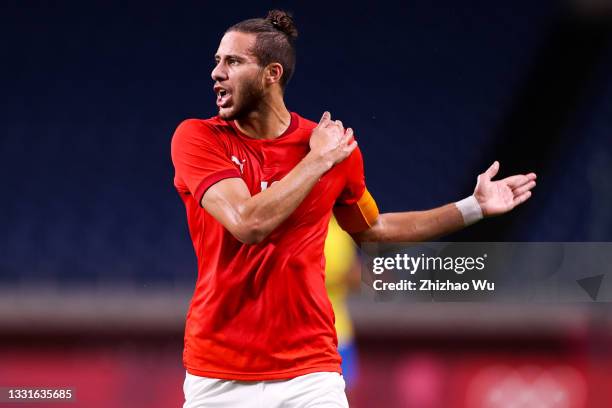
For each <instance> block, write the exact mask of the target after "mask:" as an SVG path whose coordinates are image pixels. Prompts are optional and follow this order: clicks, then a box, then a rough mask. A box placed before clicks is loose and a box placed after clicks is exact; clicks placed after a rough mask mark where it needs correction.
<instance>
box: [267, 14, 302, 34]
mask: <svg viewBox="0 0 612 408" xmlns="http://www.w3.org/2000/svg"><path fill="white" fill-rule="evenodd" d="M266 20H267V21H269V22H270V23H271V24H272V25H273V26H274V28H276V29H277V30H279V31H282V32H283V33H285V34H287V35H288V36H289V38H290V39H292V40H294V39H296V38H297V36H298V30H297V28H296V27H295V23H294V22H293V18H292V17H291V14H289V13H287V12H286V11H282V10H271V11H268V15H267V16H266Z"/></svg>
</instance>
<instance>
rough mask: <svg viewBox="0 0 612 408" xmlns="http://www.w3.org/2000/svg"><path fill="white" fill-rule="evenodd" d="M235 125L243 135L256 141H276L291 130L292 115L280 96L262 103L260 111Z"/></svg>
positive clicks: (236, 122)
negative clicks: (288, 129)
mask: <svg viewBox="0 0 612 408" xmlns="http://www.w3.org/2000/svg"><path fill="white" fill-rule="evenodd" d="M234 123H235V124H236V126H237V127H238V129H240V131H241V132H242V133H244V134H245V135H247V136H249V137H252V138H254V139H276V138H277V137H279V136H280V135H282V134H283V133H285V131H286V130H287V128H289V125H290V124H291V114H290V113H289V111H288V110H287V108H286V107H285V102H284V101H283V98H282V96H280V97H277V98H270V99H269V100H264V101H262V103H261V104H260V106H259V109H257V110H256V111H253V112H251V113H249V115H248V116H247V117H245V118H242V119H236V120H235V121H234Z"/></svg>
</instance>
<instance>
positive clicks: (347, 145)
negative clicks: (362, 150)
mask: <svg viewBox="0 0 612 408" xmlns="http://www.w3.org/2000/svg"><path fill="white" fill-rule="evenodd" d="M340 147H341V148H342V149H344V151H345V152H347V153H349V154H350V153H351V152H352V151H353V150H355V148H356V147H357V141H356V140H355V139H354V135H353V129H351V128H348V129H347V130H346V132H345V133H344V136H342V139H341V140H340Z"/></svg>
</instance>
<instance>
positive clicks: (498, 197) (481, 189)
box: [474, 161, 537, 217]
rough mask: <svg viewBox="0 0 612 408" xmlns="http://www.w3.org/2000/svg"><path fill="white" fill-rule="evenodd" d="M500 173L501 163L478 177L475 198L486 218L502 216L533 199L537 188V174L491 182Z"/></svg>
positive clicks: (520, 175)
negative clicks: (533, 189) (532, 192)
mask: <svg viewBox="0 0 612 408" xmlns="http://www.w3.org/2000/svg"><path fill="white" fill-rule="evenodd" d="M498 171H499V162H498V161H495V162H494V163H493V164H492V165H491V167H489V168H488V169H487V171H485V172H484V173H482V174H480V175H479V176H478V179H477V180H478V181H477V183H476V188H475V189H474V197H475V198H476V200H477V201H478V204H480V208H481V209H482V213H483V215H484V216H485V217H487V216H488V217H490V216H494V215H500V214H503V213H505V212H508V211H510V210H512V209H513V208H514V207H516V206H517V205H519V204H522V203H524V202H525V201H527V199H529V197H531V189H532V188H534V187H535V185H536V182H535V179H536V177H537V176H536V174H535V173H529V174H518V175H515V176H510V177H506V178H505V179H503V180H496V181H493V180H491V179H492V178H493V177H495V175H496V174H497V172H498Z"/></svg>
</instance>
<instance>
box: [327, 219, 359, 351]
mask: <svg viewBox="0 0 612 408" xmlns="http://www.w3.org/2000/svg"><path fill="white" fill-rule="evenodd" d="M355 255H356V250H355V244H354V243H353V239H352V238H351V237H350V236H349V235H348V234H347V233H346V232H344V231H343V230H342V228H340V226H339V225H338V222H337V221H336V218H335V217H332V218H331V220H330V222H329V230H328V233H327V239H326V240H325V259H326V264H325V286H326V288H327V294H328V295H329V299H330V300H331V303H332V306H333V308H334V314H335V315H336V332H337V334H338V346H341V345H342V344H344V343H346V342H349V341H351V340H352V339H353V324H352V323H351V319H350V316H349V313H348V308H347V306H346V297H347V295H348V292H349V287H348V282H347V279H348V276H347V275H348V274H349V273H350V271H351V268H352V266H353V263H354V262H355Z"/></svg>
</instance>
